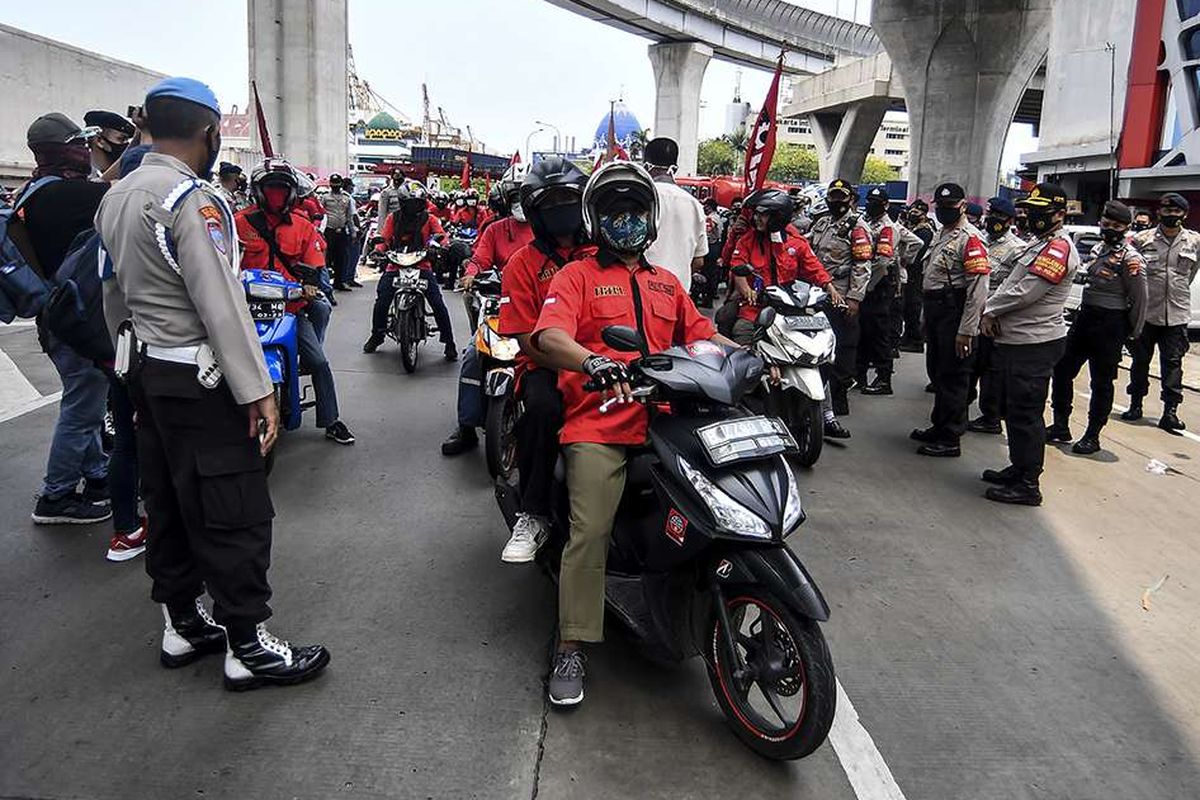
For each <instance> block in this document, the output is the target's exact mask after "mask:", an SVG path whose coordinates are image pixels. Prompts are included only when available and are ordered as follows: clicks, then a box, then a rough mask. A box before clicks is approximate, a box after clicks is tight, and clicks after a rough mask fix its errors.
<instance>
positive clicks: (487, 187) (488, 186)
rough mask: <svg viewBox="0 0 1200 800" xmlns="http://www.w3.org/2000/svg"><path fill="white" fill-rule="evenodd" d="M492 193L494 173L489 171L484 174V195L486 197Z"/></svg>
mask: <svg viewBox="0 0 1200 800" xmlns="http://www.w3.org/2000/svg"><path fill="white" fill-rule="evenodd" d="M491 193H492V175H491V173H490V172H489V173H486V174H485V175H484V176H483V195H484V197H486V196H488V195H489V194H491Z"/></svg>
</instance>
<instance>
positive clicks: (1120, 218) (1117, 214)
mask: <svg viewBox="0 0 1200 800" xmlns="http://www.w3.org/2000/svg"><path fill="white" fill-rule="evenodd" d="M1101 216H1103V217H1105V218H1106V219H1111V220H1112V221H1113V222H1122V223H1124V224H1126V225H1128V224H1129V223H1131V222H1133V212H1132V211H1130V210H1129V206H1127V205H1125V204H1124V203H1122V202H1120V201H1117V200H1109V201H1108V202H1107V203H1105V204H1104V213H1103V214H1102V215H1101Z"/></svg>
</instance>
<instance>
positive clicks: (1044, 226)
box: [1028, 210, 1054, 234]
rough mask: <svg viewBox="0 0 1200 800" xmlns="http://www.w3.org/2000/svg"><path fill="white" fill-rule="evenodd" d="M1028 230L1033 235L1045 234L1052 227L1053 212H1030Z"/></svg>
mask: <svg viewBox="0 0 1200 800" xmlns="http://www.w3.org/2000/svg"><path fill="white" fill-rule="evenodd" d="M1028 219H1029V230H1031V231H1033V232H1034V233H1039V234H1040V233H1045V232H1046V231H1048V230H1050V229H1051V228H1053V227H1054V212H1053V211H1032V210H1031V211H1030V212H1029V215H1028Z"/></svg>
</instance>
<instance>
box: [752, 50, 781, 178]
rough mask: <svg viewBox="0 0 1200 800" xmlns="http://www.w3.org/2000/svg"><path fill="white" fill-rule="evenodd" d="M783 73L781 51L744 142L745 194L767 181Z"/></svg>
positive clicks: (773, 155)
mask: <svg viewBox="0 0 1200 800" xmlns="http://www.w3.org/2000/svg"><path fill="white" fill-rule="evenodd" d="M782 75H783V53H780V54H779V62H778V63H777V64H776V65H775V77H774V78H772V79H771V88H770V89H768V90H767V99H766V100H764V101H763V107H762V111H759V112H758V117H757V118H756V119H755V120H754V127H753V128H752V129H751V130H750V139H749V141H748V142H747V144H746V166H745V169H744V171H743V173H742V177H743V178H744V179H745V182H746V183H745V186H746V194H750V192H755V191H758V190H759V189H761V188H762V187H763V184H764V183H766V181H767V170H769V169H770V168H771V159H772V158H774V157H775V133H776V122H777V121H778V120H777V116H778V106H779V78H780V76H782Z"/></svg>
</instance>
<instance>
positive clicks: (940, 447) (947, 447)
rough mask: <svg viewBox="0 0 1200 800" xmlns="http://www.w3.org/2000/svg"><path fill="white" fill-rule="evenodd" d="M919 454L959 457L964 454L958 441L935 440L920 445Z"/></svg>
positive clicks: (931, 456)
mask: <svg viewBox="0 0 1200 800" xmlns="http://www.w3.org/2000/svg"><path fill="white" fill-rule="evenodd" d="M917 455H919V456H929V457H930V458H958V457H959V456H961V455H962V448H960V447H959V446H958V443H957V442H955V443H950V442H933V443H931V444H923V445H921V446H920V447H918V448H917Z"/></svg>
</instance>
